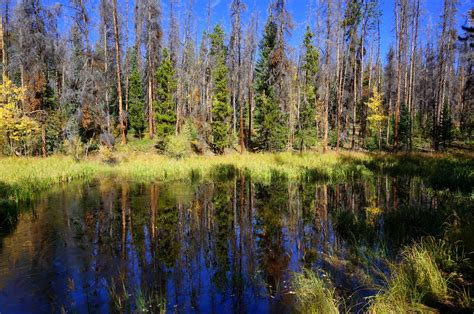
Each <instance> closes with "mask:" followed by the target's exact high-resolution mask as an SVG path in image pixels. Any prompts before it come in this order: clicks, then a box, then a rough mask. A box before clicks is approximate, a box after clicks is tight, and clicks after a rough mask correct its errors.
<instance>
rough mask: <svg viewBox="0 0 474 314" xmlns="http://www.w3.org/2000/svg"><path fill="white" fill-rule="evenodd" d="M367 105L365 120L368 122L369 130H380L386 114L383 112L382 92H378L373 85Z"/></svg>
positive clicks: (373, 131)
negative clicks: (367, 110)
mask: <svg viewBox="0 0 474 314" xmlns="http://www.w3.org/2000/svg"><path fill="white" fill-rule="evenodd" d="M367 107H368V109H369V114H368V117H367V121H368V123H369V129H370V131H371V132H372V133H375V132H380V130H381V129H382V126H383V124H384V121H386V119H387V116H385V115H384V113H383V101H382V94H381V93H379V91H378V90H377V88H375V87H374V89H373V92H372V97H370V99H369V102H368V103H367Z"/></svg>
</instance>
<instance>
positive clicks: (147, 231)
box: [0, 168, 473, 313]
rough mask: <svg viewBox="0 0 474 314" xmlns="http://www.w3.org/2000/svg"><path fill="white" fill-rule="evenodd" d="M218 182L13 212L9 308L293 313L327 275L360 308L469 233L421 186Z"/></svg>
mask: <svg viewBox="0 0 474 314" xmlns="http://www.w3.org/2000/svg"><path fill="white" fill-rule="evenodd" d="M213 178H214V179H213V181H211V182H201V183H192V184H190V183H188V182H175V183H168V184H161V183H160V184H158V183H155V184H149V185H144V184H130V183H127V182H117V181H115V180H101V181H97V182H95V183H92V184H82V185H81V184H74V185H68V186H66V187H63V188H62V189H60V190H58V191H52V192H50V193H45V194H44V195H41V196H40V197H39V198H38V200H37V201H35V202H32V203H29V204H20V205H18V207H20V208H15V211H19V212H20V214H19V216H17V218H15V219H13V220H12V224H11V225H10V227H9V228H7V229H5V230H4V234H3V235H2V238H1V239H2V242H1V247H0V288H1V289H2V294H0V304H2V306H3V309H4V310H5V312H16V311H23V312H33V311H35V312H37V311H45V312H46V311H59V310H61V309H65V310H77V311H110V310H111V309H114V308H115V309H116V308H117V307H120V308H121V309H122V310H130V311H134V310H139V309H140V308H141V307H147V309H148V310H151V311H153V312H158V311H162V310H165V309H166V310H169V311H175V310H176V311H180V312H191V311H200V312H217V311H222V312H238V313H242V312H266V311H285V312H288V311H291V310H292V309H293V298H292V295H291V286H290V285H289V280H290V279H291V274H292V272H293V271H299V270H300V269H301V267H310V268H322V269H324V270H325V271H326V272H327V273H328V275H329V276H330V277H331V279H332V281H333V282H334V284H335V286H336V287H337V291H338V293H339V294H342V295H345V296H347V297H350V302H351V303H352V304H356V303H358V302H360V301H364V299H363V297H365V296H367V295H370V294H371V293H373V291H372V290H371V289H366V288H370V287H373V286H374V285H376V284H378V283H380V282H381V281H380V276H381V274H382V273H383V272H384V271H386V268H385V264H384V263H385V259H386V258H387V256H388V257H389V258H394V252H396V251H397V250H398V248H400V246H402V245H403V244H406V243H409V242H410V241H412V240H413V239H414V238H419V237H421V236H424V235H428V234H431V235H435V236H441V235H442V233H446V232H449V234H452V235H454V236H456V237H457V238H458V239H461V240H462V239H464V238H468V236H469V235H472V226H471V225H470V224H464V225H463V226H464V227H460V224H456V219H466V221H473V219H472V212H473V211H472V204H471V203H470V202H469V197H468V196H467V197H466V196H463V195H456V197H454V196H453V195H451V194H449V193H436V192H434V191H432V190H430V189H428V188H426V187H425V186H424V184H423V181H422V180H421V179H417V178H401V177H398V178H389V177H376V178H373V179H371V180H368V181H360V180H354V181H352V182H346V183H339V184H327V183H324V182H323V183H321V182H304V183H290V182H288V181H287V180H286V179H285V178H284V177H281V176H279V175H278V174H276V173H275V174H273V175H272V178H271V181H270V182H269V183H267V184H263V183H256V182H252V180H251V178H250V177H248V176H246V175H245V174H243V173H236V172H235V171H234V170H232V169H227V168H225V169H224V168H223V169H221V170H220V171H218V172H216V174H215V175H214V177H213ZM453 214H455V216H453ZM456 217H457V218H456ZM447 222H448V223H449V228H448V229H446V223H447Z"/></svg>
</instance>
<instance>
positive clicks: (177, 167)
mask: <svg viewBox="0 0 474 314" xmlns="http://www.w3.org/2000/svg"><path fill="white" fill-rule="evenodd" d="M341 156H342V155H337V154H326V155H321V154H303V155H299V154H290V153H281V154H244V155H237V154H235V155H224V156H193V157H188V158H184V159H179V160H178V159H173V158H169V157H165V156H161V155H156V154H146V153H133V154H119V155H117V156H116V162H114V163H105V162H102V161H101V159H100V158H99V157H93V158H89V159H86V160H81V161H75V160H74V159H73V158H71V157H66V156H53V157H48V158H3V159H0V197H2V198H9V199H11V200H19V199H27V198H30V197H32V196H33V195H34V194H35V193H38V192H39V191H42V190H46V189H48V188H50V187H51V186H52V185H57V184H60V183H64V182H70V181H72V180H77V179H91V178H94V177H103V176H115V177H118V178H120V179H126V180H131V181H137V182H151V181H166V180H182V179H190V178H191V179H192V178H194V179H198V178H206V177H211V176H213V175H222V174H224V175H227V174H229V173H230V174H232V172H235V171H243V172H245V173H247V174H249V175H250V174H251V175H252V178H253V179H254V180H255V181H259V182H269V181H270V180H271V177H272V175H273V174H275V173H278V174H279V175H283V176H285V177H287V178H288V179H289V180H290V181H295V180H304V179H308V178H310V179H316V178H320V179H335V178H341V179H342V178H344V179H345V178H348V177H350V176H355V175H363V174H369V173H368V172H367V171H366V170H367V169H366V168H365V166H363V164H362V163H361V162H362V161H363V160H364V159H367V158H368V156H366V155H363V154H350V155H344V158H341ZM348 158H350V159H351V160H357V162H356V163H350V162H347V161H346V160H347V159H348Z"/></svg>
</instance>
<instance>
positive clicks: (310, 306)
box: [293, 270, 339, 314]
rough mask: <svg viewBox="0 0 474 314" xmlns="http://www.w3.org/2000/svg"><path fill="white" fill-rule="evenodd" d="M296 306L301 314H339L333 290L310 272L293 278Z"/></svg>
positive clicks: (306, 271)
mask: <svg viewBox="0 0 474 314" xmlns="http://www.w3.org/2000/svg"><path fill="white" fill-rule="evenodd" d="M293 286H294V289H295V294H296V300H297V305H298V307H299V310H300V311H301V312H302V313H328V314H331V313H339V310H338V301H337V299H336V297H335V293H334V289H332V288H328V287H327V284H326V283H325V282H324V280H322V279H321V278H320V277H319V276H318V275H317V273H315V272H314V271H312V270H303V272H302V273H297V274H295V275H294V278H293Z"/></svg>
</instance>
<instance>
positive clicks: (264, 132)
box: [253, 18, 288, 151]
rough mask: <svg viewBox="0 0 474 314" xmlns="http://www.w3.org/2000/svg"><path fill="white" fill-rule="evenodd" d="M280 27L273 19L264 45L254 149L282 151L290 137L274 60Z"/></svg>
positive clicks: (257, 88) (257, 75) (258, 69)
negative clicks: (279, 93) (278, 98)
mask: <svg viewBox="0 0 474 314" xmlns="http://www.w3.org/2000/svg"><path fill="white" fill-rule="evenodd" d="M277 31H278V28H277V24H276V23H275V21H274V20H273V19H272V18H270V19H269V21H268V22H267V24H266V26H265V33H264V35H263V38H262V40H261V42H260V57H259V59H258V61H257V65H256V68H255V79H256V83H255V91H256V99H255V101H256V108H255V109H256V113H255V129H256V133H257V134H256V139H255V143H253V144H254V149H256V150H269V151H281V150H283V149H284V148H285V145H286V141H287V134H288V127H287V123H286V122H287V121H288V118H287V115H286V114H285V113H284V112H283V111H282V110H281V108H280V106H279V103H278V100H277V97H276V93H275V92H276V91H275V86H274V83H275V80H274V76H273V72H275V71H276V67H277V66H278V65H277V62H275V61H274V60H273V58H272V55H273V52H274V49H275V48H276V44H277Z"/></svg>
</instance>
